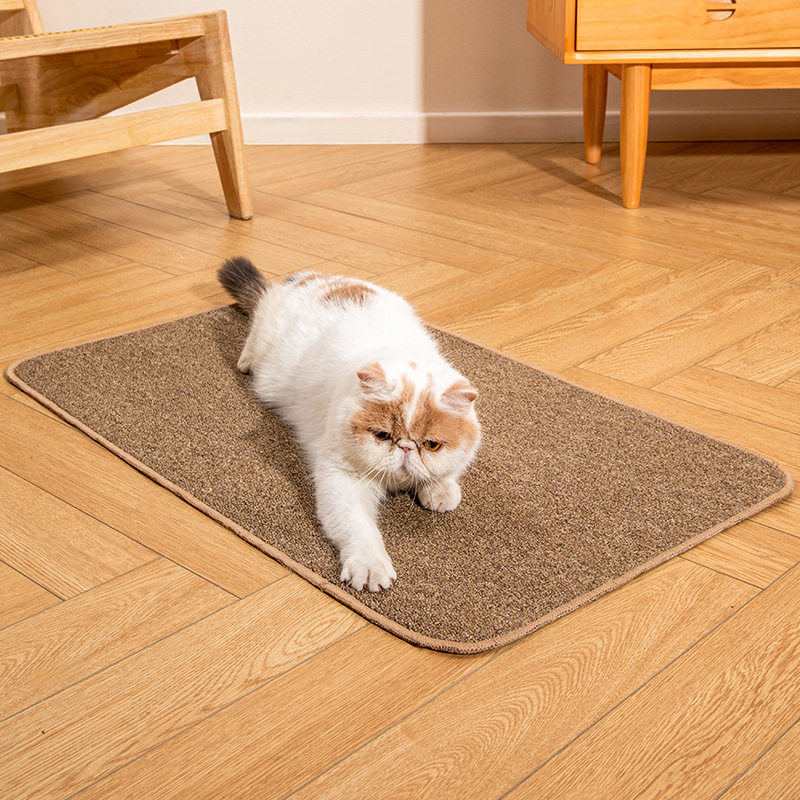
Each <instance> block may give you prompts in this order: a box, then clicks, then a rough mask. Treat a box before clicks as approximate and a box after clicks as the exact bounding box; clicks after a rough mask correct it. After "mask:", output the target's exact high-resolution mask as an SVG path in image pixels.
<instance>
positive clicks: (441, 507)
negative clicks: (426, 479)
mask: <svg viewBox="0 0 800 800" xmlns="http://www.w3.org/2000/svg"><path fill="white" fill-rule="evenodd" d="M417 500H419V502H420V504H421V505H422V506H424V507H425V508H429V509H430V510H431V511H439V512H441V511H452V510H453V509H454V508H455V507H456V506H457V505H458V504H459V503H460V502H461V487H460V486H459V485H458V484H457V483H456V482H455V481H443V482H442V483H432V484H425V485H423V486H420V487H419V488H418V489H417Z"/></svg>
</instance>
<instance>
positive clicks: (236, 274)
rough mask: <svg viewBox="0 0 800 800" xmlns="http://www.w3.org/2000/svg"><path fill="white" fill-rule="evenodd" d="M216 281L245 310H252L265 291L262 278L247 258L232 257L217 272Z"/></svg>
mask: <svg viewBox="0 0 800 800" xmlns="http://www.w3.org/2000/svg"><path fill="white" fill-rule="evenodd" d="M217 279H218V280H219V282H220V283H221V284H222V287H223V289H225V290H226V291H227V292H228V294H230V295H232V296H233V298H234V299H235V300H236V302H237V303H238V304H239V305H240V306H242V308H244V309H245V310H248V311H250V310H252V309H253V308H254V307H255V305H256V304H257V302H258V299H259V298H260V296H261V295H262V294H263V293H264V291H266V288H267V282H266V280H265V279H264V276H263V275H262V274H261V273H260V272H259V271H258V269H257V267H256V266H255V264H253V262H252V261H251V260H250V259H249V258H245V256H234V257H233V258H229V259H228V260H227V261H226V262H225V263H224V264H222V266H221V267H220V268H219V269H218V270H217Z"/></svg>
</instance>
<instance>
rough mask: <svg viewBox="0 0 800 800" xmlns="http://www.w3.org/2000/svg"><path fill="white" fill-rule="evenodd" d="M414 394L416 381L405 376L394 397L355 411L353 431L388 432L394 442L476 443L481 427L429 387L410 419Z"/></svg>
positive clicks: (351, 421)
mask: <svg viewBox="0 0 800 800" xmlns="http://www.w3.org/2000/svg"><path fill="white" fill-rule="evenodd" d="M414 395H415V391H414V384H413V383H412V381H411V379H410V378H409V377H408V376H406V375H404V376H403V379H402V383H401V385H400V388H399V391H398V392H397V393H396V394H395V396H394V397H392V399H390V400H383V399H381V400H369V401H367V402H366V403H364V405H363V406H362V407H361V408H360V409H358V411H356V412H355V414H353V417H352V419H351V420H350V429H351V431H352V432H353V433H354V434H355V435H359V434H369V435H372V434H373V433H375V432H377V431H385V432H386V433H388V434H390V436H391V437H392V439H394V440H395V441H398V440H400V439H411V440H412V441H413V442H416V443H417V444H418V445H419V446H421V445H422V444H423V442H426V441H434V442H441V443H442V444H443V445H444V446H445V447H448V446H449V447H461V446H462V445H466V446H467V447H470V446H472V445H474V444H475V442H477V440H478V436H479V432H480V429H479V428H478V425H477V424H476V423H475V421H474V420H473V419H468V418H465V417H463V416H462V415H460V414H456V413H453V412H452V411H448V410H447V409H444V408H442V407H441V406H440V405H439V404H438V403H437V402H436V399H435V398H434V395H433V393H432V391H431V387H430V386H428V387H426V388H425V389H423V390H422V392H421V393H420V396H419V399H418V401H417V404H416V407H415V408H414V413H413V416H412V418H411V420H410V421H409V419H408V416H409V408H410V406H411V404H412V402H413V401H414Z"/></svg>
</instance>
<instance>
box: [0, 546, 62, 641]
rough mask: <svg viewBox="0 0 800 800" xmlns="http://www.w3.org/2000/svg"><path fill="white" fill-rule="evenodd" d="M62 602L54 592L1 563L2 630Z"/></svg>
mask: <svg viewBox="0 0 800 800" xmlns="http://www.w3.org/2000/svg"><path fill="white" fill-rule="evenodd" d="M60 602H61V600H60V598H58V597H56V596H55V595H54V594H53V593H52V592H48V591H47V589H44V588H43V587H41V586H39V585H38V584H36V583H34V582H33V581H32V580H30V579H29V578H26V577H25V576H24V575H21V574H20V573H19V572H17V570H15V569H13V568H12V567H10V566H9V565H8V564H4V563H3V562H2V561H0V628H5V627H6V625H13V624H14V623H15V622H19V621H20V620H21V619H26V618H27V617H29V616H32V615H33V614H37V613H39V612H40V611H42V610H43V609H45V608H50V607H51V606H54V605H56V604H57V603H60Z"/></svg>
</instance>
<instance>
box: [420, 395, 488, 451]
mask: <svg viewBox="0 0 800 800" xmlns="http://www.w3.org/2000/svg"><path fill="white" fill-rule="evenodd" d="M410 428H411V430H410V435H411V439H413V440H414V441H417V442H423V441H434V442H441V443H442V444H444V445H445V446H447V445H450V446H456V447H457V446H460V445H461V444H464V443H466V444H468V445H472V444H474V443H475V442H476V441H477V439H478V435H479V428H478V426H477V425H476V424H475V421H474V420H472V419H469V418H467V417H464V416H461V415H460V414H454V413H453V412H452V411H448V410H447V409H445V408H442V406H440V405H439V403H437V402H436V400H435V398H434V396H433V394H432V392H431V391H430V388H429V387H428V388H426V389H424V390H423V391H422V394H421V395H420V398H419V401H418V402H417V407H416V409H415V413H414V417H413V419H412V420H411V425H410Z"/></svg>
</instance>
